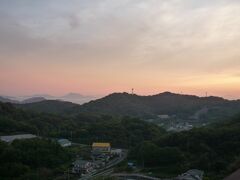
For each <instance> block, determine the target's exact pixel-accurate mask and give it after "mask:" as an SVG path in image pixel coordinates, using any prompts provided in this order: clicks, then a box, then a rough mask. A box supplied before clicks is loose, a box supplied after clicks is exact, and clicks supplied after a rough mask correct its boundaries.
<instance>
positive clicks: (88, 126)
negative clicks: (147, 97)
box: [0, 103, 166, 148]
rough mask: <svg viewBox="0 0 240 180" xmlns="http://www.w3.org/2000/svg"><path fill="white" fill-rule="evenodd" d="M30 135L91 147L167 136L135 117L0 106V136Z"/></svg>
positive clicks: (157, 128) (134, 142)
mask: <svg viewBox="0 0 240 180" xmlns="http://www.w3.org/2000/svg"><path fill="white" fill-rule="evenodd" d="M19 133H32V134H39V135H40V136H42V137H53V138H54V137H56V138H60V137H61V138H69V139H70V138H71V139H73V140H74V141H75V142H81V143H86V144H91V143H92V142H94V141H96V140H98V141H103V142H105V141H106V142H108V141H109V142H111V143H112V145H113V146H115V145H117V146H118V147H119V146H121V147H125V148H126V147H128V146H132V145H136V143H139V142H141V141H144V140H152V139H156V138H158V137H159V136H161V135H162V134H164V133H166V132H165V130H163V129H162V128H160V127H158V126H156V125H154V124H152V123H148V122H145V121H141V120H139V119H136V118H130V117H124V118H117V117H112V116H94V115H91V114H78V115H76V116H60V115H56V114H55V115H54V114H47V113H36V112H31V111H29V110H28V111H24V110H21V109H18V108H15V107H14V106H13V105H11V104H9V103H0V135H9V134H19Z"/></svg>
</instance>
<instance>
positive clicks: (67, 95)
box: [61, 93, 85, 99]
mask: <svg viewBox="0 0 240 180" xmlns="http://www.w3.org/2000/svg"><path fill="white" fill-rule="evenodd" d="M61 98H67V99H78V98H85V96H83V95H81V94H78V93H68V94H66V95H64V96H62V97H61Z"/></svg>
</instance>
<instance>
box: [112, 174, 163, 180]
mask: <svg viewBox="0 0 240 180" xmlns="http://www.w3.org/2000/svg"><path fill="white" fill-rule="evenodd" d="M111 176H113V177H119V178H124V179H144V180H160V179H159V178H156V177H150V176H145V175H142V174H126V173H116V174H112V175H111Z"/></svg>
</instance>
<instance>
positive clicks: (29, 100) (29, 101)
mask: <svg viewBox="0 0 240 180" xmlns="http://www.w3.org/2000/svg"><path fill="white" fill-rule="evenodd" d="M45 100H46V99H45V98H43V97H32V98H29V99H25V100H23V101H21V104H28V103H36V102H41V101H45Z"/></svg>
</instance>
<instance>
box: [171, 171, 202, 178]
mask: <svg viewBox="0 0 240 180" xmlns="http://www.w3.org/2000/svg"><path fill="white" fill-rule="evenodd" d="M203 174H204V172H203V171H200V170H198V169H191V170H189V171H187V172H185V173H184V174H182V175H180V176H178V177H177V178H175V180H202V179H203Z"/></svg>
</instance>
